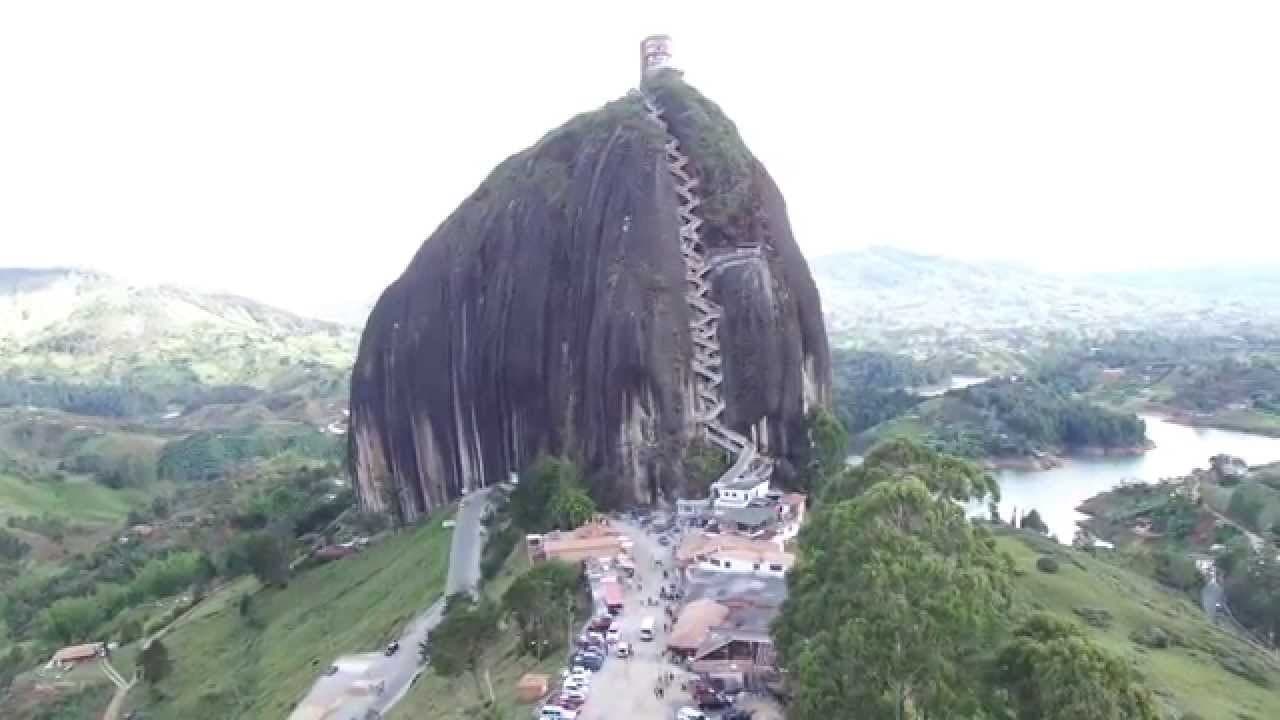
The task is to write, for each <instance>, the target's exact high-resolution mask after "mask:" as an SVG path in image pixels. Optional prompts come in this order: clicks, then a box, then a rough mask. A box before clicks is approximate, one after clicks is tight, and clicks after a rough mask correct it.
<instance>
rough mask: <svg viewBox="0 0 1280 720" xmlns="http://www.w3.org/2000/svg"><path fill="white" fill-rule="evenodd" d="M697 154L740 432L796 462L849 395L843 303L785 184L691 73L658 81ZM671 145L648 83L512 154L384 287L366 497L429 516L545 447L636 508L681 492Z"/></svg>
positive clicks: (357, 386)
mask: <svg viewBox="0 0 1280 720" xmlns="http://www.w3.org/2000/svg"><path fill="white" fill-rule="evenodd" d="M645 90H646V92H648V93H649V94H650V97H652V98H654V99H656V101H657V102H659V103H660V104H661V105H662V106H663V107H664V108H665V118H666V120H667V122H668V124H669V132H670V133H671V134H672V135H674V136H675V137H677V138H678V139H679V140H680V143H681V146H682V147H683V149H684V152H685V153H687V154H688V155H689V158H690V163H689V169H690V172H691V173H692V174H693V175H694V176H695V177H696V178H697V179H698V180H699V183H700V185H699V188H700V191H701V193H702V198H703V206H702V210H703V219H704V221H705V224H704V225H703V238H704V241H705V244H706V246H707V256H708V260H709V261H710V262H711V263H713V265H714V268H715V269H714V270H713V271H712V272H711V273H710V275H709V276H708V279H707V282H708V283H709V284H710V286H711V294H712V298H711V299H712V300H714V301H715V302H716V303H718V304H720V305H721V306H723V308H724V311H723V312H724V316H723V319H722V320H721V323H720V330H719V338H720V344H721V348H722V353H723V373H724V382H723V394H724V400H725V403H726V407H725V412H724V415H723V420H724V422H725V424H726V425H729V426H730V427H732V428H734V429H736V430H737V431H739V432H742V433H743V434H746V435H749V436H750V435H754V436H755V437H756V441H757V444H758V445H759V446H760V448H761V449H762V450H764V451H766V452H768V453H769V454H771V455H773V456H774V457H775V458H777V459H778V460H779V465H778V470H779V473H780V474H781V475H782V478H783V480H785V477H786V475H787V472H788V462H787V461H788V458H789V457H796V456H797V454H798V453H803V452H805V451H806V450H807V447H806V446H807V440H806V437H805V416H806V413H807V412H808V411H809V410H811V409H813V408H814V407H816V406H820V405H821V406H826V405H829V402H830V375H831V372H830V366H829V357H828V349H827V339H826V334H825V330H824V329H823V323H822V310H821V305H820V302H819V299H818V293H817V290H816V289H815V287H814V284H813V280H812V278H811V277H810V274H809V269H808V266H807V265H806V263H805V261H804V258H803V256H802V255H801V254H800V251H799V249H798V247H797V246H796V243H795V240H794V238H792V236H791V230H790V226H789V223H788V221H787V216H786V208H785V204H784V202H783V199H782V195H781V193H779V191H778V188H777V186H776V185H775V184H774V183H773V180H772V179H771V178H770V177H769V175H768V173H767V172H766V171H765V169H764V167H763V166H762V165H761V164H760V163H759V162H758V161H757V160H756V159H755V158H754V157H753V156H752V155H751V154H750V153H749V151H747V149H746V147H745V146H744V145H743V143H742V140H741V139H740V138H739V136H738V134H737V131H736V129H735V128H734V126H733V124H732V123H731V122H730V121H729V120H728V119H727V118H725V117H724V115H723V114H722V113H721V112H720V110H719V108H718V107H716V106H715V105H714V104H713V103H711V102H709V101H708V100H706V99H705V98H704V97H703V96H702V95H701V94H699V93H698V92H697V91H696V90H694V89H693V88H692V87H690V86H689V85H687V84H685V83H684V82H683V80H682V79H681V78H680V76H679V74H678V73H676V72H675V71H666V72H664V73H662V74H661V75H660V76H659V77H655V78H651V79H650V80H647V81H646V86H645ZM665 140H666V135H665V134H664V133H663V132H662V130H661V129H660V128H658V127H656V126H655V124H654V123H653V122H652V121H651V120H650V119H649V118H648V117H647V116H646V112H645V109H644V106H643V103H642V100H641V98H639V97H638V96H636V95H635V94H629V95H627V96H626V97H623V98H621V99H619V100H616V101H614V102H612V103H610V104H608V105H606V106H605V107H603V108H601V109H599V110H597V111H595V112H591V113H584V114H582V115H579V116H577V117H575V118H574V119H572V120H570V121H569V122H568V123H566V124H565V125H563V126H562V127H560V128H558V129H556V130H554V131H552V132H551V133H549V134H548V135H547V136H546V137H544V138H543V139H542V140H541V141H540V142H539V143H537V144H536V145H535V146H533V147H532V148H529V149H528V150H525V151H524V152H521V153H519V154H517V155H514V156H512V157H511V158H509V159H507V160H506V161H505V162H503V163H502V164H501V165H499V166H498V168H497V169H495V170H494V171H493V173H492V174H491V175H490V176H489V177H488V178H487V179H486V180H485V182H484V183H483V184H482V185H481V186H480V188H479V189H477V190H476V191H475V192H474V193H473V194H472V195H471V196H470V197H469V198H468V199H467V200H466V201H464V202H463V204H462V206H461V207H459V208H458V209H457V210H456V211H455V212H454V213H453V214H452V215H451V216H450V217H449V218H448V219H447V220H446V221H445V222H444V224H443V225H441V226H440V228H439V229H438V230H436V232H435V233H434V234H433V235H432V236H431V237H430V238H429V239H428V240H427V242H426V243H425V244H423V246H422V248H421V249H420V250H419V251H418V253H417V255H416V256H415V257H414V258H413V260H412V262H411V263H410V264H409V266H408V268H407V269H406V270H405V271H404V273H403V274H402V275H401V276H400V278H399V279H397V280H396V281H395V282H394V283H392V284H391V285H390V286H389V287H388V288H387V289H386V290H385V291H384V292H383V294H382V296H381V298H380V299H379V301H378V303H377V304H376V305H375V307H374V309H373V312H372V314H371V315H370V317H369V322H368V324H367V326H366V328H365V331H364V336H363V338H362V340H361V344H360V351H359V355H358V357H357V360H356V364H355V367H354V368H353V371H352V379H351V434H350V439H351V440H350V441H351V446H350V451H351V452H350V457H351V463H352V471H353V476H354V478H355V481H356V490H357V494H358V496H359V498H360V501H361V503H362V505H363V506H364V507H365V508H367V509H371V510H386V511H392V512H396V513H399V514H401V515H402V516H404V517H406V518H412V517H414V516H416V515H418V514H420V513H423V512H425V511H427V510H429V509H431V508H433V507H435V506H438V505H440V504H443V503H446V502H448V501H449V500H451V499H453V498H456V497H457V496H458V495H460V494H461V493H463V492H465V491H468V490H471V489H475V488H478V487H484V486H487V485H491V484H494V483H497V482H501V481H504V480H506V479H507V477H508V474H509V473H510V472H513V471H520V470H522V469H524V468H526V467H527V466H528V465H529V464H530V463H531V462H532V461H533V460H534V459H536V458H537V457H538V455H540V454H543V453H550V454H564V455H567V456H570V457H572V458H574V459H576V460H577V461H578V462H579V463H580V464H581V465H582V466H583V468H584V469H585V470H586V474H587V478H588V480H589V482H590V484H591V485H592V490H593V492H594V493H595V494H596V495H597V496H598V497H602V498H604V499H606V500H613V501H616V502H631V501H640V502H651V501H655V500H658V499H661V498H670V497H672V496H673V495H674V494H676V493H678V492H679V491H680V489H681V487H682V484H683V483H684V480H685V479H684V478H683V477H682V470H681V468H682V462H681V461H682V458H683V456H684V453H685V452H686V451H687V449H688V448H689V445H690V442H691V441H692V440H693V439H695V436H696V434H697V431H696V424H695V420H694V417H693V413H692V408H693V406H694V397H693V393H694V378H693V375H692V373H691V370H690V358H691V355H692V352H693V346H692V340H691V335H690V330H689V310H688V307H687V305H686V302H685V296H684V292H685V287H686V280H685V266H684V263H683V261H682V258H681V254H680V240H679V232H680V223H679V219H678V216H677V198H676V194H675V187H674V185H673V180H672V177H671V175H670V173H669V172H668V171H667V167H666V165H665V161H664V150H663V144H664V142H665Z"/></svg>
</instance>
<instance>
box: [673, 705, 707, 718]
mask: <svg viewBox="0 0 1280 720" xmlns="http://www.w3.org/2000/svg"><path fill="white" fill-rule="evenodd" d="M676 720H707V716H706V714H705V713H703V712H702V711H701V710H698V709H697V708H691V707H682V708H680V710H678V711H677V712H676Z"/></svg>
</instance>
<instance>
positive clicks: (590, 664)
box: [573, 652, 604, 672]
mask: <svg viewBox="0 0 1280 720" xmlns="http://www.w3.org/2000/svg"><path fill="white" fill-rule="evenodd" d="M573 664H574V667H575V668H582V669H583V670H589V671H591V672H600V668H601V667H603V666H604V655H601V654H600V653H595V652H580V653H578V654H576V655H574V656H573Z"/></svg>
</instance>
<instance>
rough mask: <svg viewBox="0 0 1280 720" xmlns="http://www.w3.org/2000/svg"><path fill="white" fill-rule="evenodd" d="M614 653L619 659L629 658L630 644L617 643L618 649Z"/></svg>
mask: <svg viewBox="0 0 1280 720" xmlns="http://www.w3.org/2000/svg"><path fill="white" fill-rule="evenodd" d="M614 652H615V653H616V654H617V655H618V657H620V658H625V657H631V643H626V642H620V643H618V649H617V650H615V651H614Z"/></svg>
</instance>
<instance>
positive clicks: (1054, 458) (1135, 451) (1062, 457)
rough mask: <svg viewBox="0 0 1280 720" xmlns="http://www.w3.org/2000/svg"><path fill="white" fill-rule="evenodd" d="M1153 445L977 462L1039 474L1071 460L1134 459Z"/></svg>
mask: <svg viewBox="0 0 1280 720" xmlns="http://www.w3.org/2000/svg"><path fill="white" fill-rule="evenodd" d="M1155 446H1156V445H1155V443H1154V442H1152V441H1151V440H1150V439H1148V440H1147V441H1146V442H1145V443H1143V444H1142V445H1128V446H1122V447H1113V448H1108V447H1101V446H1098V445H1085V446H1082V447H1078V448H1071V449H1069V450H1058V451H1056V452H1052V453H1043V454H1041V455H1026V456H1019V457H1009V456H1004V457H985V458H980V459H979V460H978V462H979V464H981V465H982V467H983V469H985V470H1017V471H1020V472H1041V471H1044V470H1052V469H1054V468H1059V467H1062V466H1063V465H1066V464H1067V463H1069V462H1071V461H1072V460H1081V459H1088V458H1108V457H1136V456H1138V455H1144V454H1146V453H1147V452H1149V451H1151V450H1153V449H1155Z"/></svg>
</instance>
